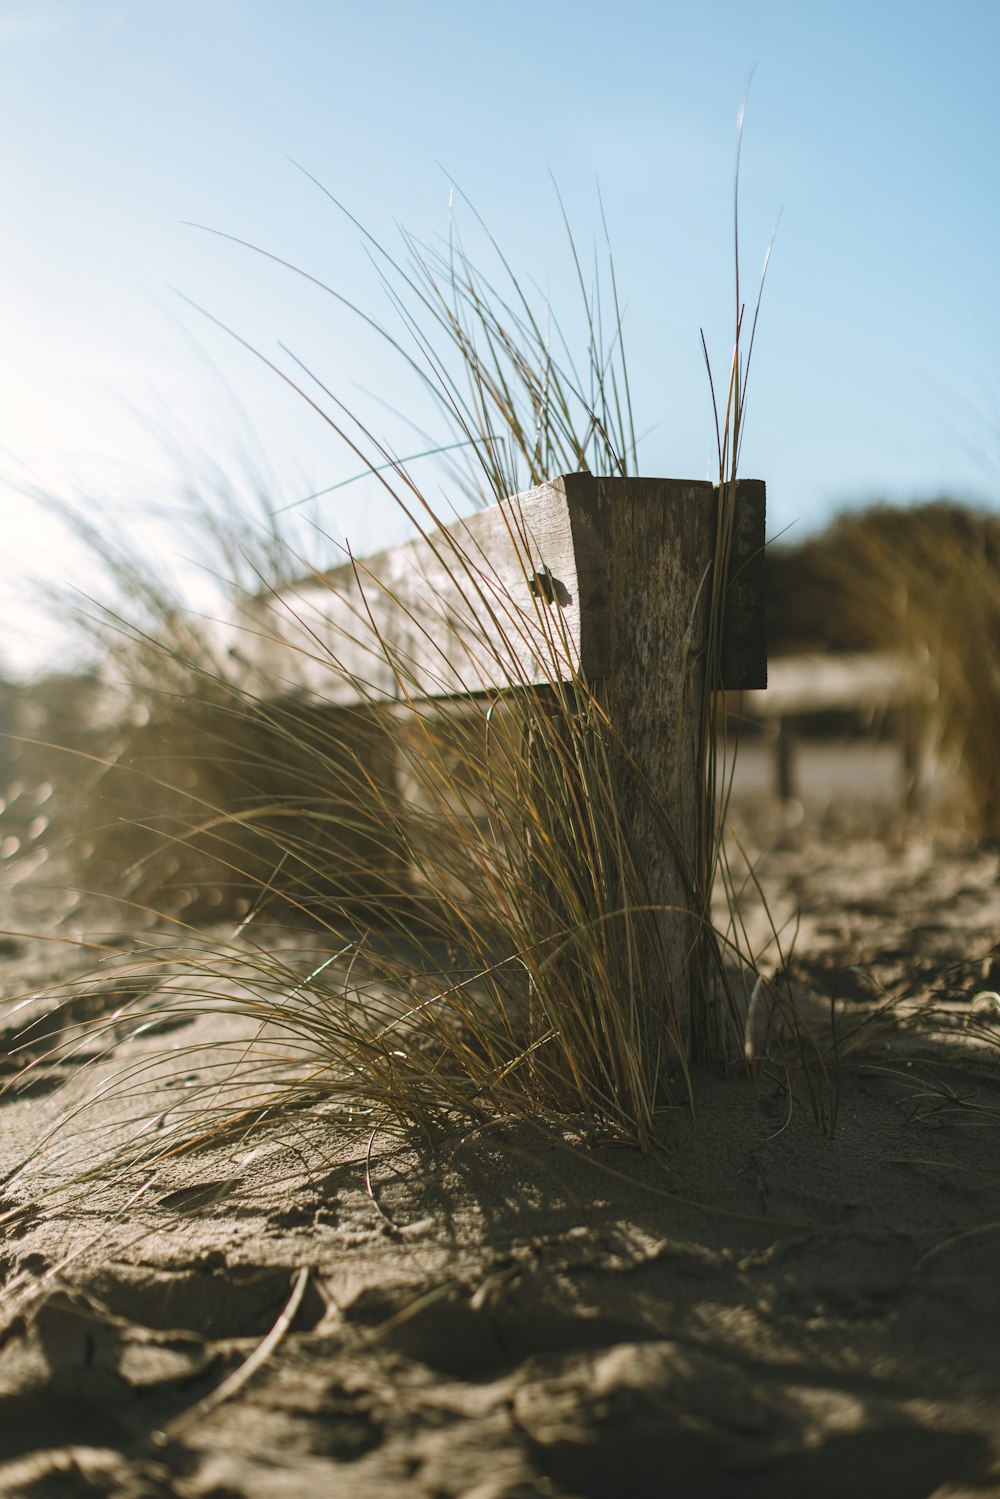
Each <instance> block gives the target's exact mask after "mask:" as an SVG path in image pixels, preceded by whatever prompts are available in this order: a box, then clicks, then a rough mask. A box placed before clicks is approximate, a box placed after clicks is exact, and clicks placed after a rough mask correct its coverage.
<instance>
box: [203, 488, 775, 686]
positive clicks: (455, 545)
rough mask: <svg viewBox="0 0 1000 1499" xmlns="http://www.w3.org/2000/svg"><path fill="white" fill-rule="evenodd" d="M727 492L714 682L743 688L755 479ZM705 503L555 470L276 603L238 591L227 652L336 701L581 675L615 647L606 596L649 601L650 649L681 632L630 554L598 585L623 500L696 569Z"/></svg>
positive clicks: (755, 602) (754, 592)
mask: <svg viewBox="0 0 1000 1499" xmlns="http://www.w3.org/2000/svg"><path fill="white" fill-rule="evenodd" d="M739 498H740V507H739V510H738V514H737V525H736V534H735V539H734V547H733V559H732V561H731V567H730V573H731V578H732V584H731V600H732V604H731V610H730V614H729V622H728V625H727V630H726V633H725V636H724V642H723V652H722V659H723V681H724V683H725V685H727V686H732V687H747V688H750V687H757V686H761V685H763V683H764V682H765V681H766V649H765V643H764V630H763V556H764V546H763V541H764V486H763V485H762V484H760V483H759V482H756V481H741V484H740V488H739ZM716 503H717V491H716V490H715V489H714V488H713V486H712V485H711V484H709V483H689V482H686V481H680V480H664V479H635V480H626V479H595V478H593V477H592V476H591V475H589V474H569V475H566V476H564V477H563V478H560V479H556V480H554V481H553V482H552V483H550V484H545V485H542V486H540V487H539V488H537V489H533V490H529V491H527V492H526V493H524V494H520V495H515V496H513V497H511V498H510V499H507V500H504V501H502V502H501V503H499V504H498V505H494V506H491V507H490V508H489V509H487V510H483V511H480V512H478V513H477V514H475V515H473V516H470V517H469V518H468V519H465V520H461V521H456V522H455V523H453V524H452V525H450V526H447V527H444V528H442V529H441V530H438V531H434V532H431V533H429V534H427V535H425V536H423V537H421V538H419V539H417V540H416V541H413V542H409V543H407V544H406V545H404V546H400V547H394V548H391V549H389V550H387V551H384V552H380V553H378V554H377V555H375V556H374V557H369V558H366V559H364V560H363V561H360V562H358V563H356V564H355V563H350V562H349V563H346V564H345V565H343V566H342V567H339V568H336V569H334V570H332V571H330V572H328V573H324V574H321V575H320V574H317V575H316V576H315V577H313V578H310V579H304V580H303V581H301V582H299V583H296V584H294V585H292V586H291V587H290V588H288V589H286V590H284V591H283V592H282V594H281V595H280V597H279V596H277V595H260V596H258V597H257V598H255V599H253V600H250V601H249V602H248V603H246V604H245V605H244V606H243V607H242V609H241V611H240V616H239V619H238V620H237V622H236V624H235V625H234V627H233V629H232V631H231V633H230V637H229V639H228V640H227V642H226V644H227V647H228V651H229V654H230V656H231V657H232V658H233V659H234V660H239V661H242V662H243V663H244V666H245V668H246V670H247V672H248V674H249V675H250V676H251V677H252V678H253V679H254V685H255V686H256V687H258V688H259V690H261V691H266V692H267V694H268V695H271V696H274V695H276V694H278V693H280V692H289V693H293V692H294V693H300V694H301V693H305V694H307V695H312V696H315V697H317V698H319V699H321V700H323V701H325V702H328V703H339V704H342V705H347V704H349V703H357V702H359V701H362V700H365V701H368V702H406V701H409V700H415V699H418V698H419V699H428V698H449V697H456V696H467V695H470V694H483V693H496V692H501V691H505V690H507V689H509V688H516V687H527V686H540V685H543V684H545V683H547V682H549V683H550V682H553V681H567V680H570V679H571V678H572V677H573V675H574V674H575V673H580V674H582V675H583V676H584V677H585V678H586V679H587V680H588V681H593V682H596V681H599V680H601V679H603V678H604V677H605V676H607V674H608V672H609V671H610V670H611V669H612V661H613V659H614V657H615V650H616V647H615V644H614V641H615V638H616V631H617V629H618V625H619V623H620V622H616V621H615V620H614V619H613V618H612V616H611V612H610V610H611V607H612V606H611V604H610V600H611V598H612V594H613V593H614V594H615V597H616V600H617V602H616V607H617V608H618V609H619V610H623V611H624V612H625V614H626V615H627V614H629V613H630V612H631V611H632V610H633V608H634V606H635V601H636V599H637V598H638V597H639V596H642V598H643V600H644V603H645V602H647V601H649V600H652V601H653V604H654V607H655V608H657V609H660V610H662V618H661V625H662V626H663V628H662V629H661V630H660V631H659V632H658V633H659V635H660V638H661V639H662V640H663V643H664V649H665V651H667V653H668V655H667V658H666V659H669V657H670V655H671V654H672V653H673V652H675V651H676V649H677V646H678V644H679V642H680V641H681V640H683V638H684V636H685V632H686V631H688V630H689V626H690V620H688V619H682V618H681V617H680V613H679V612H678V608H677V601H676V600H673V599H671V597H670V594H669V589H668V588H667V587H666V585H665V583H664V579H663V578H662V577H661V578H654V577H653V576H652V575H650V576H646V575H645V567H644V558H643V557H642V556H635V557H634V566H635V573H634V576H633V577H632V579H631V581H630V582H629V581H628V580H620V583H619V586H617V587H616V589H612V586H611V581H610V579H611V572H612V571H613V568H614V566H615V564H614V562H613V560H612V559H613V558H614V556H615V555H616V549H617V547H618V538H619V536H622V535H625V534H626V533H627V532H628V530H629V528H630V527H631V526H633V525H634V523H635V521H636V517H637V515H638V511H637V510H636V506H639V508H640V509H641V510H642V520H641V525H640V529H641V531H642V534H643V535H644V536H646V537H647V539H648V540H649V542H650V544H652V545H654V546H655V547H656V548H659V546H660V543H661V542H662V543H664V544H669V545H672V546H674V547H675V548H676V550H677V555H678V557H681V558H683V557H692V556H694V555H695V553H696V554H697V557H698V559H699V567H700V569H701V572H702V574H703V573H704V570H705V568H706V566H707V564H708V560H709V559H710V557H711V554H712V547H713V542H712V539H711V532H712V528H713V526H714V516H715V505H716ZM647 512H648V513H647ZM706 527H707V530H706ZM668 642H669V644H668ZM400 668H401V669H400ZM720 685H721V684H720Z"/></svg>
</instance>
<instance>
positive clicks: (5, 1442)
mask: <svg viewBox="0 0 1000 1499" xmlns="http://www.w3.org/2000/svg"><path fill="white" fill-rule="evenodd" d="M836 762H837V766H838V767H839V768H840V769H841V770H843V766H844V763H845V762H844V760H843V757H842V756H837V757H836ZM864 763H865V762H863V761H859V762H858V765H856V766H855V772H856V773H855V779H854V783H853V795H852V796H850V797H848V796H847V795H846V793H845V792H843V791H838V794H837V796H835V797H831V796H830V794H829V781H828V778H827V777H826V775H825V773H819V774H818V775H813V776H812V778H811V779H810V778H809V777H807V778H806V781H807V783H808V784H806V785H805V789H804V792H803V806H802V807H801V808H799V809H793V810H792V812H791V814H788V813H785V812H782V810H781V809H779V808H778V807H777V806H776V805H775V804H773V803H771V802H769V801H768V799H767V797H766V795H765V794H764V793H763V792H762V790H761V787H762V785H763V784H764V782H765V780H766V777H765V773H764V771H762V770H761V768H760V766H759V765H758V766H756V767H754V766H749V767H748V770H747V773H746V775H745V777H744V780H743V782H742V784H741V791H740V794H739V795H738V797H737V801H736V820H737V823H738V825H739V828H740V831H741V833H742V835H743V837H744V838H745V840H746V843H747V846H748V847H752V848H754V849H758V850H763V852H762V853H761V855H760V858H759V861H758V863H757V877H758V879H759V881H760V884H761V887H762V888H763V890H764V891H765V893H766V896H767V900H768V903H769V906H770V909H771V912H772V915H773V916H774V918H775V919H776V921H777V923H778V925H779V927H781V928H782V931H783V951H782V953H781V954H778V953H777V952H776V951H775V952H773V953H772V954H771V958H772V960H773V964H774V965H775V966H777V964H778V963H783V964H784V965H785V966H786V968H787V971H788V973H789V975H790V976H791V978H792V980H793V983H794V985H795V986H796V992H799V993H801V994H802V995H803V996H804V999H805V1001H806V1002H807V1003H808V1004H809V1005H811V1006H812V1009H813V1011H814V1012H815V1011H816V1009H817V1007H819V1008H822V1007H823V1006H825V1005H827V1004H829V1003H831V1002H832V1006H833V1010H834V1012H835V1014H836V1017H837V1021H838V1026H839V1027H840V1034H842V1036H843V1038H844V1054H843V1056H842V1059H841V1062H840V1066H839V1068H838V1069H836V1071H835V1073H834V1074H833V1076H832V1080H831V1083H830V1086H829V1088H827V1089H825V1090H824V1089H822V1088H818V1091H817V1098H818V1100H819V1101H818V1103H817V1106H816V1107H817V1111H818V1112H821V1113H822V1114H823V1115H824V1117H825V1120H826V1128H825V1129H824V1128H819V1127H817V1125H816V1123H815V1122H814V1120H813V1118H812V1117H810V1109H809V1106H808V1099H807V1098H806V1099H805V1103H806V1107H804V1108H798V1107H790V1106H789V1102H788V1098H787V1094H786V1092H785V1091H784V1090H783V1088H782V1087H781V1085H780V1080H779V1075H778V1073H779V1069H777V1068H776V1067H775V1066H774V1065H773V1064H772V1063H769V1062H768V1061H767V1060H766V1059H765V1060H763V1061H761V1063H760V1064H759V1067H758V1075H757V1077H756V1080H755V1081H749V1080H747V1079H744V1078H739V1077H731V1078H728V1079H726V1078H723V1077H722V1076H720V1075H717V1074H715V1073H713V1072H710V1071H703V1072H701V1073H700V1074H698V1076H697V1077H696V1108H695V1112H694V1115H693V1117H692V1116H691V1115H689V1114H688V1113H687V1112H685V1111H681V1110H677V1111H676V1112H674V1113H672V1114H671V1115H669V1116H668V1117H666V1118H665V1119H664V1123H663V1131H662V1139H663V1149H662V1152H661V1153H660V1154H659V1155H657V1156H652V1157H643V1156H641V1155H640V1154H639V1153H637V1152H636V1151H634V1150H630V1149H625V1148H622V1147H616V1146H614V1145H612V1144H610V1143H608V1142H607V1141H606V1140H601V1139H600V1138H594V1137H593V1136H591V1135H588V1133H587V1132H586V1131H584V1130H576V1131H573V1130H557V1129H555V1128H553V1127H551V1126H545V1125H543V1124H541V1123H538V1124H530V1123H529V1124H525V1123H521V1124H516V1125H514V1124H498V1125H497V1126H496V1127H494V1128H491V1129H489V1130H484V1131H480V1132H478V1133H476V1134H474V1135H465V1136H463V1135H461V1134H459V1133H456V1134H455V1135H454V1137H452V1138H449V1139H447V1140H445V1141H442V1142H438V1144H437V1145H436V1147H435V1148H434V1149H431V1148H430V1147H424V1146H422V1145H421V1144H420V1143H419V1142H415V1141H413V1140H408V1139H405V1138H402V1137H399V1136H392V1135H380V1136H378V1137H377V1138H376V1139H375V1141H374V1143H373V1146H372V1150H371V1156H370V1161H368V1162H366V1159H365V1144H366V1141H365V1137H364V1136H363V1135H361V1136H350V1137H348V1136H344V1135H342V1134H338V1133H336V1132H335V1131H332V1130H331V1129H330V1128H329V1127H324V1123H323V1120H322V1118H318V1119H317V1118H311V1119H309V1120H308V1121H306V1122H303V1123H302V1124H301V1125H300V1126H297V1127H296V1128H295V1129H294V1130H286V1131H285V1132H284V1133H283V1134H282V1135H281V1136H278V1137H275V1138H269V1137H267V1136H264V1137H263V1138H262V1139H260V1140H258V1141H257V1142H256V1144H255V1145H254V1146H252V1147H251V1146H246V1147H242V1148H240V1149H234V1148H232V1147H230V1148H228V1149H227V1150H220V1149H215V1150H210V1149H206V1150H203V1151H201V1152H199V1153H197V1154H196V1155H195V1156H192V1157H190V1158H188V1159H187V1160H186V1161H185V1162H183V1163H178V1164H177V1165H176V1166H174V1167H173V1168H171V1170H170V1171H169V1172H168V1173H166V1174H165V1175H163V1176H161V1177H160V1178H159V1179H158V1180H157V1181H156V1182H155V1183H153V1184H152V1185H151V1186H148V1187H146V1189H145V1190H142V1191H141V1192H139V1195H136V1194H137V1191H138V1190H139V1189H138V1187H137V1184H136V1182H135V1181H134V1180H129V1181H124V1182H121V1183H119V1184H114V1183H111V1184H105V1185H101V1186H98V1185H94V1184H91V1185H87V1186H85V1187H84V1188H82V1189H80V1190H79V1191H78V1192H77V1193H76V1194H75V1195H73V1196H70V1197H66V1196H65V1195H63V1196H60V1195H59V1194H56V1193H51V1192H47V1191H46V1190H45V1189H44V1187H43V1186H42V1185H40V1183H41V1182H42V1180H43V1179H42V1177H40V1176H37V1175H36V1176H33V1175H32V1174H31V1172H30V1171H29V1173H28V1175H27V1176H26V1177H22V1178H18V1179H17V1180H16V1181H15V1182H14V1184H13V1185H12V1186H10V1187H9V1188H5V1189H3V1190H4V1191H5V1192H6V1197H5V1199H4V1203H3V1205H0V1211H3V1208H4V1207H5V1208H6V1216H5V1217H4V1218H3V1219H2V1220H0V1222H2V1229H0V1231H2V1233H3V1235H4V1238H3V1243H2V1246H0V1274H2V1277H3V1316H2V1322H0V1327H2V1331H0V1493H2V1494H3V1495H5V1496H7V1495H9V1496H21V1495H24V1496H29V1495H30V1496H32V1499H63V1496H67V1499H75V1496H77V1495H80V1496H83V1495H86V1496H108V1499H110V1496H115V1499H163V1496H168V1495H176V1496H181V1499H306V1496H309V1499H312V1496H326V1495H341V1494H343V1495H345V1496H346V1495H350V1496H359V1499H368V1496H372V1499H375V1496H395V1495H403V1494H405V1495H410V1494H412V1495H415V1496H426V1499H452V1496H454V1499H458V1496H462V1499H531V1496H535V1495H539V1496H552V1499H574V1496H579V1499H590V1496H595V1499H596V1496H607V1499H618V1496H637V1499H642V1496H649V1499H659V1496H674V1495H676V1496H681V1499H688V1496H690V1499H701V1496H704V1499H710V1496H723V1499H725V1496H733V1499H736V1496H739V1499H769V1496H789V1499H791V1496H795V1499H800V1496H803V1495H810V1496H813V1499H824V1496H830V1499H833V1496H841V1495H848V1494H850V1495H857V1496H872V1499H875V1496H878V1499H895V1496H900V1499H903V1496H906V1499H924V1496H928V1499H929V1496H932V1495H934V1496H937V1499H959V1496H972V1495H992V1494H1000V1332H998V1330H1000V1286H998V1277H997V1275H996V1272H995V1265H996V1256H997V1251H998V1249H1000V1166H998V1163H997V1145H998V1141H1000V1134H998V1127H1000V1073H998V1070H997V1069H998V1051H997V1046H998V1045H1000V1012H997V1011H996V1007H995V1005H994V1002H993V1001H992V1000H991V999H990V998H989V993H990V992H991V991H993V990H995V989H998V988H1000V946H998V943H1000V884H998V855H997V853H996V851H992V850H989V849H982V848H980V849H971V848H969V847H967V846H961V845H959V844H954V843H948V842H947V841H943V840H941V839H937V840H935V839H933V838H931V837H930V836H928V834H927V832H926V830H925V829H922V828H921V827H919V826H918V825H916V824H911V825H909V826H907V825H906V824H905V823H904V822H903V821H902V820H901V818H900V816H899V814H898V812H897V811H896V809H895V807H894V806H893V802H892V790H891V786H890V784H889V782H890V781H891V772H890V769H887V768H886V767H885V766H883V767H882V770H881V771H878V772H876V770H875V769H872V774H871V776H870V777H868V776H867V775H866V773H865V771H864ZM867 763H869V766H870V767H874V765H875V762H874V761H870V762H867ZM859 766H860V768H859ZM755 775H756V776H757V777H758V779H757V780H756V781H755V780H754V776H755ZM879 776H881V777H882V779H881V780H880V779H879ZM824 788H826V789H825V790H824ZM847 789H848V791H850V790H851V789H852V788H851V787H850V786H849V787H848V788H847ZM15 862H16V861H15ZM33 889H34V887H33V886H32V885H31V884H30V882H25V883H21V884H18V885H16V886H15V887H14V888H13V889H12V890H10V891H8V894H7V896H6V905H7V910H8V911H9V913H10V914H9V916H8V918H7V919H6V920H5V921H4V922H3V925H5V926H8V927H12V926H14V927H16V926H18V925H20V926H21V927H24V926H25V925H26V924H28V923H29V922H30V921H31V919H32V918H33V917H34V919H36V920H38V919H40V917H41V905H40V904H39V903H40V902H41V901H42V897H41V896H39V895H37V894H33V893H32V892H33ZM76 919H82V918H76ZM747 919H748V924H749V926H750V930H751V933H752V934H756V935H758V936H759V940H760V941H761V943H763V942H764V940H765V926H764V923H763V922H762V920H761V913H760V910H759V907H757V905H756V904H755V900H754V898H753V897H752V896H751V895H749V894H748V897H747ZM62 930H64V931H65V930H68V928H67V927H65V926H64V928H62ZM793 934H794V937H795V940H794V944H793V943H792V936H793ZM3 945H4V951H3V963H4V977H3V985H4V992H5V994H6V995H7V996H8V997H10V996H13V995H16V994H23V993H24V992H25V991H26V990H28V991H36V990H38V989H40V988H42V987H44V985H45V984H46V983H48V982H51V980H52V979H53V978H54V977H55V976H56V975H57V974H58V973H59V972H65V971H66V969H67V968H68V967H71V966H72V964H73V962H74V961H76V959H75V958H74V956H73V949H72V948H60V947H59V946H58V945H55V944H52V943H43V942H32V941H28V940H25V939H15V938H9V937H8V938H4V939H3ZM888 1000H893V1001H897V1002H898V1005H899V1007H900V1012H901V1013H904V1014H907V1013H909V1014H913V1013H919V1012H920V1011H921V1009H924V1010H926V1008H927V1007H928V1006H930V1005H934V1006H935V1007H937V1009H938V1010H939V1011H940V1013H941V1015H942V1017H943V1018H942V1021H941V1026H940V1032H939V1034H938V1036H937V1038H936V1039H935V1040H928V1039H919V1038H917V1037H915V1036H912V1035H907V1034H905V1033H902V1034H901V1033H900V1032H899V1031H898V1030H896V1031H887V1032H886V1033H885V1034H883V1035H881V1037H880V1038H879V1039H878V1040H877V1041H875V1042H873V1043H872V1045H871V1046H870V1047H869V1049H868V1050H867V1051H865V1052H863V1053H859V1052H855V1051H852V1050H851V1045H850V1037H851V1033H852V1029H853V1026H854V1024H855V1023H856V1021H857V1019H858V1018H860V1017H861V1016H862V1015H864V1014H867V1013H869V1012H870V1009H871V1006H872V1004H873V1002H874V1003H883V1002H885V1001H888ZM102 1003H103V1004H104V1005H105V1007H106V1006H107V1004H108V996H107V995H106V994H105V995H104V996H103V998H102V997H101V995H99V994H97V993H96V991H95V997H94V1004H95V1006H100V1004H102ZM994 1013H996V1017H997V1019H996V1026H995V1028H994V1025H993V1022H992V1018H991V1017H992V1016H993V1014H994ZM19 1015H20V1016H21V1018H19ZM22 1023H23V1012H19V1013H15V1014H8V1015H7V1016H6V1018H5V1019H4V1021H3V1025H4V1030H3V1032H2V1034H0V1043H2V1044H3V1046H4V1047H5V1048H6V1049H7V1051H9V1050H10V1049H11V1048H12V1047H13V1046H14V1044H15V1043H14V1036H15V1033H16V1031H17V1030H18V1029H19V1028H20V1025H21V1024H22ZM176 1039H178V1036H177V1033H168V1034H167V1035H165V1036H161V1037H159V1038H154V1042H158V1044H159V1046H160V1047H161V1049H162V1047H163V1046H164V1045H172V1044H173V1043H174V1041H175V1040H176ZM180 1039H182V1040H187V1039H190V1038H189V1037H188V1036H187V1035H186V1034H184V1033H183V1032H181V1033H180ZM150 1044H153V1043H150ZM5 1056H6V1052H5V1053H4V1054H3V1055H0V1065H4V1066H6V1068H7V1073H8V1077H9V1078H13V1077H14V1065H15V1064H14V1060H13V1058H11V1057H6V1061H5V1060H4V1057H5ZM81 1070H82V1069H81ZM73 1086H75V1083H74V1082H73V1080H72V1079H71V1080H70V1083H69V1095H66V1094H63V1093H55V1092H52V1091H51V1090H50V1088H51V1085H50V1084H49V1083H47V1082H46V1081H45V1080H44V1079H38V1080H33V1081H31V1082H30V1083H29V1085H28V1086H27V1088H19V1087H18V1086H14V1085H12V1086H11V1087H10V1088H9V1089H8V1091H7V1093H6V1094H5V1095H3V1097H4V1100H5V1101H4V1103H3V1105H2V1108H0V1119H2V1121H3V1125H4V1135H3V1157H4V1160H5V1161H6V1163H7V1169H13V1168H15V1167H16V1166H17V1165H18V1164H19V1163H21V1162H22V1161H23V1160H24V1159H25V1158H26V1157H27V1158H29V1160H30V1159H31V1157H32V1154H33V1151H34V1148H35V1147H34V1144H33V1142H35V1141H37V1140H38V1139H39V1138H40V1136H41V1135H43V1134H44V1132H45V1129H46V1128H47V1126H48V1124H49V1122H50V1121H51V1120H52V1119H54V1118H55V1117H56V1114H57V1111H58V1109H59V1108H60V1107H61V1106H62V1104H63V1103H64V1101H65V1097H66V1096H72V1088H73ZM98 1124H99V1128H101V1127H103V1125H102V1124H101V1120H100V1116H99V1115H98ZM366 1165H367V1166H370V1173H369V1180H370V1185H371V1191H370V1192H369V1191H368V1190H367V1188H366ZM141 1185H142V1184H141V1183H140V1184H139V1186H141Z"/></svg>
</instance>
